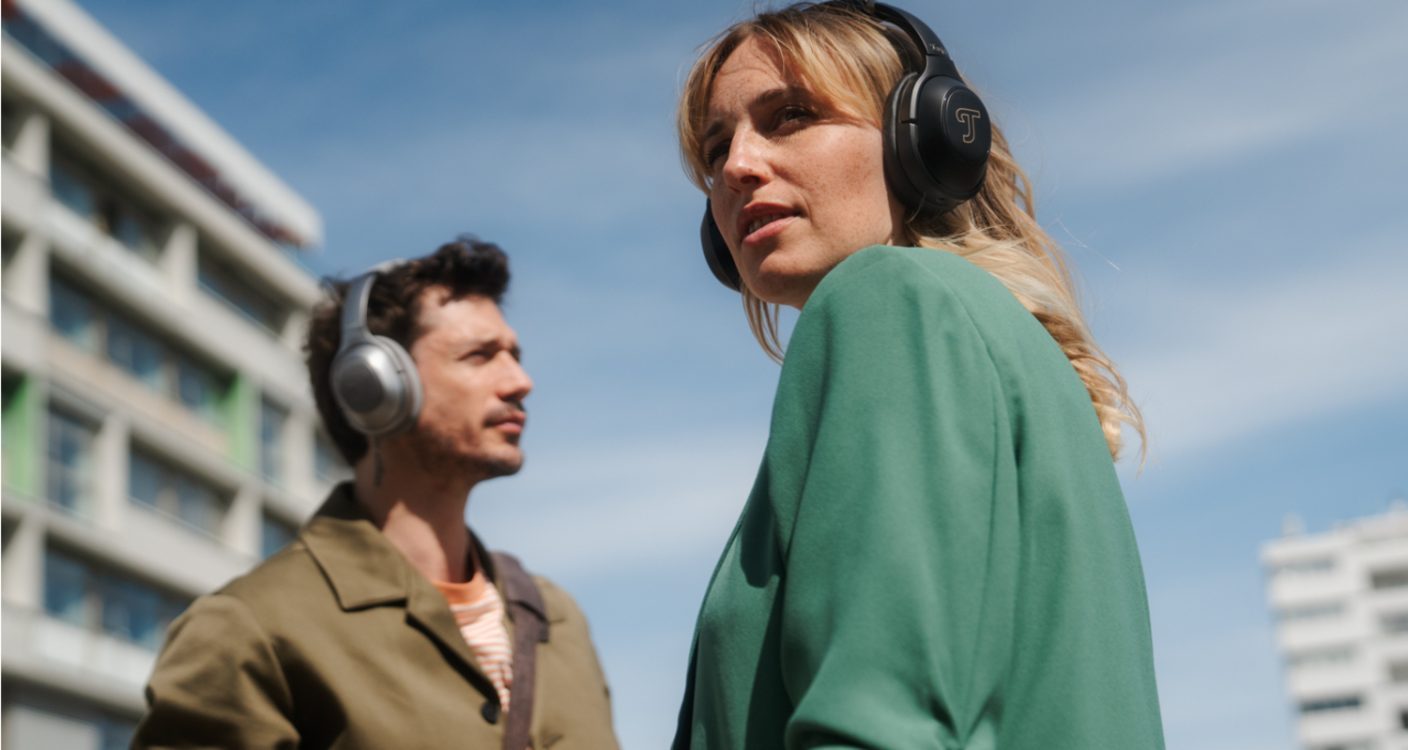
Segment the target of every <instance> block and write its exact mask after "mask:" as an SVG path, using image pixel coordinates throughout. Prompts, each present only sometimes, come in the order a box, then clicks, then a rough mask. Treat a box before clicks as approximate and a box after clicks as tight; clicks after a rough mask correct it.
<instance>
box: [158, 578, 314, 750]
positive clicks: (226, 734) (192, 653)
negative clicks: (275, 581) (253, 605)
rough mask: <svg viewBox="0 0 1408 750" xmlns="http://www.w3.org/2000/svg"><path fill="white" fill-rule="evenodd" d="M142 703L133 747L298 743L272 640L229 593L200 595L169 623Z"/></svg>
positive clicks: (262, 745) (288, 695)
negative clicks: (143, 712)
mask: <svg viewBox="0 0 1408 750" xmlns="http://www.w3.org/2000/svg"><path fill="white" fill-rule="evenodd" d="M147 705H148V711H147V715H146V716H145V717H143V719H142V722H141V724H140V725H138V727H137V732H136V736H135V737H134V739H133V741H132V747H133V748H138V749H144V748H194V747H221V748H281V749H282V748H289V749H290V750H291V749H292V748H296V747H298V742H299V737H298V732H297V731H296V730H295V729H294V726H293V724H292V722H291V721H290V719H289V717H290V716H291V715H292V708H293V705H292V698H291V696H290V692H289V688H288V685H287V684H286V682H285V680H284V675H283V671H282V669H281V668H280V666H279V662H278V659H277V658H276V657H275V654H274V650H273V647H272V646H271V644H270V643H269V640H268V638H267V637H266V636H265V634H264V632H263V630H262V629H261V628H260V626H259V624H258V622H256V621H255V619H254V617H253V615H252V614H250V611H249V609H248V608H247V607H246V606H245V605H244V604H243V603H242V602H240V601H239V600H238V599H236V598H234V597H232V596H226V595H222V594H214V595H210V596H204V597H201V598H199V599H197V600H196V602H195V603H194V604H192V605H191V607H190V609H188V610H187V611H186V612H185V613H184V614H183V615H181V617H180V618H178V619H177V620H176V622H175V623H173V624H172V627H171V632H170V635H169V636H168V637H167V641H166V646H165V647H164V648H163V649H162V652H161V656H160V657H159V658H158V659H157V663H156V667H155V669H154V670H153V671H152V677H151V680H150V682H149V683H148V684H147Z"/></svg>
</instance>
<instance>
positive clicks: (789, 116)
mask: <svg viewBox="0 0 1408 750" xmlns="http://www.w3.org/2000/svg"><path fill="white" fill-rule="evenodd" d="M811 116H812V111H811V110H810V109H807V108H806V107H803V106H801V105H798V104H789V105H787V106H785V107H783V108H781V109H779V110H778V111H777V124H778V125H785V124H787V123H789V122H796V121H798V120H805V119H807V118H809V117H811Z"/></svg>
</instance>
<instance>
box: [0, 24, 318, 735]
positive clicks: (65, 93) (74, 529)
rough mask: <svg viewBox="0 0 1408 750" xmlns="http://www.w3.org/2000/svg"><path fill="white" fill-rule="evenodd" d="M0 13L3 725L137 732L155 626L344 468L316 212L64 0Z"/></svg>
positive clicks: (159, 633) (306, 509)
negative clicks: (328, 389) (313, 339)
mask: <svg viewBox="0 0 1408 750" xmlns="http://www.w3.org/2000/svg"><path fill="white" fill-rule="evenodd" d="M3 25H4V35H3V58H0V76H2V77H3V81H0V99H2V100H3V114H0V124H2V125H3V144H4V148H3V167H2V169H3V172H2V173H0V177H3V185H0V189H3V194H0V195H2V196H3V198H2V199H0V217H2V219H3V220H0V233H2V234H3V294H2V295H0V304H3V314H0V324H2V325H3V330H0V369H3V417H4V421H3V474H0V478H2V479H3V502H2V503H0V511H3V512H0V516H3V543H4V546H3V567H0V571H3V589H0V592H2V594H3V643H0V672H2V673H3V677H2V679H3V685H0V691H2V692H0V696H2V698H3V733H4V737H3V744H4V746H5V747H6V748H8V750H53V749H55V748H63V749H64V750H88V749H90V748H118V747H126V746H127V743H128V741H129V739H130V736H131V731H132V728H133V726H134V725H135V722H136V720H137V718H138V717H139V716H140V715H141V712H142V709H143V701H142V687H143V685H144V684H145V682H146V678H147V676H148V674H149V672H150V670H151V667H152V663H153V660H154V657H155V654H156V650H157V649H158V648H159V646H160V644H161V641H162V638H163V634H164V631H165V628H166V625H167V624H168V623H169V622H170V621H171V619H172V618H173V617H174V616H175V615H176V614H178V613H179V612H180V611H181V610H182V609H183V608H184V607H185V606H186V605H187V604H188V603H189V602H190V600H191V599H192V598H193V597H195V596H196V595H198V594H200V593H203V592H206V591H209V590H211V589H214V588H216V587H218V586H219V585H221V584H222V583H224V582H225V581H227V580H228V579H230V578H231V577H233V576H235V575H237V574H239V573H241V572H243V571H245V570H247V569H248V568H249V567H251V566H252V565H253V564H255V563H256V562H257V561H259V560H260V559H261V557H263V556H266V555H267V554H269V553H270V551H272V550H274V549H277V548H278V547H279V546H282V545H283V544H284V543H285V542H286V541H288V540H289V539H290V538H291V536H292V534H293V533H294V531H295V529H296V528H297V526H298V524H299V523H300V522H301V521H302V519H304V518H305V517H306V516H307V515H308V514H309V513H310V512H311V510H312V509H313V508H314V507H316V505H317V503H318V502H319V501H320V500H321V498H322V496H323V494H324V493H325V491H326V489H327V487H328V486H329V484H330V483H331V482H332V481H334V480H335V479H337V478H338V477H339V476H341V475H342V473H343V472H344V471H345V469H344V468H343V467H342V466H341V465H340V462H339V459H337V457H336V452H335V450H334V449H333V448H332V445H331V443H330V442H329V441H327V439H326V438H325V437H324V436H322V435H321V434H320V433H319V431H318V426H317V425H318V420H317V414H316V411H315V409H314V407H313V403H312V398H311V395H310V393H309V389H308V387H307V376H306V374H305V371H304V367H303V364H302V356H301V352H300V346H301V337H302V334H303V329H304V326H305V324H306V320H307V310H308V309H309V308H310V306H311V305H312V304H313V303H314V302H315V301H316V299H317V298H318V295H319V287H318V284H317V281H316V280H315V279H314V278H313V276H312V275H311V274H310V273H309V272H307V271H306V270H304V269H303V268H302V267H301V266H300V264H299V260H298V258H297V255H298V253H299V252H301V250H300V249H299V248H306V247H309V246H312V245H316V244H318V243H319V242H320V241H321V232H322V226H321V219H320V217H319V216H318V214H317V213H316V212H315V211H314V210H313V209H312V208H311V207H310V206H309V205H308V204H307V203H306V202H305V201H304V200H303V199H302V198H300V197H299V196H298V195H296V194H295V193H294V192H293V191H292V190H290V189H289V188H288V187H287V186H285V185H284V184H283V183H282V182H281V181H280V180H279V179H278V178H277V177H275V176H274V175H273V174H272V173H270V172H269V171H268V170H267V169H266V168H265V167H264V166H262V165H261V164H260V163H259V162H257V161H256V160H255V159H254V158H253V157H251V156H250V155H249V154H248V153H247V152H246V151H245V150H244V149H243V148H242V147H241V146H240V145H239V144H238V143H236V142H235V141H234V140H233V139H231V138H230V136H229V135H227V134H226V133H224V132H223V131H222V130H221V129H220V128H219V126H217V125H216V124H215V123H213V122H211V121H210V120H209V119H208V118H207V117H206V116H205V115H204V114H203V113H202V112H201V111H200V110H198V109H197V108H196V107H195V106H194V105H192V104H191V103H190V102H189V101H188V100H187V99H185V98H184V97H183V96H182V95H181V94H180V93H179V92H177V91H176V90H175V89H174V88H173V87H172V86H171V85H170V84H169V83H167V82H166V81H165V80H164V79H163V78H161V77H160V76H159V75H158V74H157V73H155V72H154V71H152V70H151V69H150V68H149V67H147V66H146V65H145V64H144V63H142V62H141V61H140V60H139V59H138V58H137V57H136V56H135V55H133V54H132V52H130V51H129V50H128V49H126V48H125V47H124V46H123V45H122V44H121V43H120V42H119V41H117V40H116V39H114V38H113V37H112V36H111V35H110V34H108V33H107V32H106V31H105V30H104V29H102V28H101V27H100V26H99V25H98V24H97V23H96V22H95V21H94V20H93V19H92V18H91V17H89V16H87V15H86V14H85V13H83V12H82V11H81V10H80V9H79V8H78V7H77V6H76V5H74V4H73V3H72V2H70V0H4V8H3Z"/></svg>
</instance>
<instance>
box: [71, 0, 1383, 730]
mask: <svg viewBox="0 0 1408 750" xmlns="http://www.w3.org/2000/svg"><path fill="white" fill-rule="evenodd" d="M80 4H81V5H82V6H83V7H84V8H85V9H87V10H88V11H89V12H90V13H92V14H93V15H94V16H95V17H96V18H97V19H98V20H99V21H100V22H102V23H103V24H105V25H106V26H107V27H108V28H109V29H110V30H112V31H113V32H114V33H115V34H116V35H117V36H118V37H120V38H121V39H123V40H124V41H125V42H126V43H127V44H128V45H129V46H130V47H132V48H133V49H134V50H135V51H136V52H137V53H138V54H139V55H140V56H141V57H143V58H144V59H145V60H146V61H147V62H148V63H149V64H151V65H152V66H153V67H154V68H155V69H156V70H158V71H159V72H160V73H161V74H163V75H164V76H166V77H167V78H168V79H169V80H171V81H172V82H173V83H174V84H175V85H176V86H177V87H178V88H179V89H180V90H182V91H183V92H184V93H185V94H186V95H187V96H189V97H190V98H191V99H192V100H193V101H194V102H195V103H196V104H197V105H198V106H200V107H201V108H203V109H204V110H205V111H206V112H207V113H208V114H210V115H211V117H212V118H213V119H214V120H216V121H217V122H219V123H220V124H221V125H223V126H224V127H225V128H226V129H227V130H228V131H229V132H230V133H231V134H232V135H233V136H235V138H236V139H238V140H239V141H241V142H242V143H243V144H245V146H246V147H247V148H249V150H250V151H251V152H253V153H254V154H255V155H256V156H257V157H259V158H260V159H261V160H262V161H264V162H265V163H266V164H267V165H268V166H269V167H270V168H271V169H273V170H274V171H275V172H277V173H279V174H280V175H282V176H283V177H284V179H285V180H286V181H287V182H288V183H289V184H290V185H292V186H293V187H294V188H295V189H296V190H297V191H299V192H300V193H301V194H302V195H304V196H305V197H306V198H307V199H308V200H309V201H310V202H311V203H313V204H314V205H315V206H316V207H317V208H318V209H319V210H320V211H321V212H322V215H323V217H324V219H325V222H326V226H327V237H326V242H325V245H324V246H323V247H321V248H319V249H318V250H316V251H315V252H314V253H313V254H312V256H311V258H310V261H311V265H312V266H313V267H314V268H315V269H316V270H317V271H318V272H320V273H339V272H349V271H355V270H358V269H360V268H362V267H364V266H367V265H370V264H372V263H374V262H376V261H378V260H381V259H384V258H387V257H394V256H404V255H414V254H420V253H423V252H427V251H429V250H431V249H433V248H434V247H435V246H436V245H437V244H439V243H440V242H442V241H444V240H445V239H448V238H450V237H452V236H454V235H455V234H457V233H460V232H464V231H470V232H474V233H477V234H479V235H480V236H482V237H484V238H486V239H491V240H493V241H496V242H499V243H500V244H502V245H503V246H504V247H505V248H506V249H507V250H508V251H509V252H510V254H511V256H512V258H513V263H514V271H515V279H514V287H513V290H512V292H511V294H510V300H509V304H508V308H507V312H508V315H509V318H510V321H511V322H512V323H513V324H514V325H515V326H516V327H517V329H518V331H519V334H520V337H521V338H522V341H523V344H524V349H525V361H526V364H527V366H528V367H529V369H530V372H531V374H532V375H533V376H534V378H535V380H536V383H537V390H536V392H535V393H534V394H533V396H532V397H531V398H530V399H529V402H528V403H529V408H530V411H531V412H532V415H533V420H532V427H531V429H530V430H529V431H528V435H527V437H526V438H525V444H526V446H527V450H528V452H529V462H528V464H527V467H526V468H525V470H524V472H523V473H522V474H521V475H520V476H519V477H516V478H513V479H509V480H501V481H498V482H495V483H492V484H488V485H485V486H484V487H482V488H480V489H479V490H476V493H475V495H474V496H473V498H472V499H471V504H470V513H469V517H470V521H471V523H472V524H473V525H474V526H475V527H476V528H477V529H478V530H479V531H480V532H481V533H482V534H484V535H485V536H486V537H487V538H488V539H489V540H490V542H491V543H492V544H494V545H496V546H502V547H506V548H510V549H513V550H515V551H518V552H520V553H521V555H522V556H523V557H524V558H525V560H526V561H527V562H528V563H529V565H530V566H532V567H534V568H536V569H538V570H540V571H542V572H544V573H546V574H548V575H550V576H552V577H554V578H556V579H557V580H559V581H560V582H561V583H563V584H564V585H566V586H567V587H568V588H570V589H571V590H572V591H573V592H574V593H575V594H576V595H577V597H578V599H579V600H580V602H581V604H582V605H583V607H584V608H585V609H586V611H587V613H588V614H589V616H590V617H591V619H592V624H593V627H594V631H595V634H596V637H597V641H598V644H599V646H600V649H601V652H602V655H603V658H604V661H605V666H606V670H607V673H608V677H609V678H610V680H611V682H612V686H613V691H614V696H615V701H616V704H615V705H616V721H617V727H618V730H619V733H620V735H621V738H622V740H623V743H624V744H625V746H626V747H627V748H629V749H631V750H638V749H640V748H653V747H660V746H662V745H664V744H665V743H666V742H667V741H668V738H669V736H670V733H671V731H672V728H673V721H674V715H675V710H676V708H677V705H678V695H679V692H680V688H681V686H682V676H683V671H684V665H685V660H686V658H687V653H686V651H687V649H688V646H689V638H690V633H691V629H692V624H693V618H694V614H695V611H696V607H697V605H698V599H699V596H700V595H701V593H702V590H703V587H704V585H705V583H706V579H707V577H708V575H709V573H710V571H711V569H712V566H713V563H714V560H715V558H716V556H717V554H718V552H719V550H720V547H721V545H722V543H723V541H724V537H725V536H726V535H727V533H728V531H729V529H730V528H731V526H732V523H733V520H734V518H735V517H736V514H737V512H738V510H739V508H740V506H741V504H742V501H743V499H744V497H745V495H746V493H747V490H748V488H749V486H750V484H751V481H752V476H753V472H754V470H755V468H756V461H757V459H758V457H759V455H760V453H761V449H762V446H763V443H764V440H765V438H766V429H767V416H768V409H769V404H770V400H771V396H772V388H773V386H774V384H775V382H776V377H777V369H776V367H775V366H774V365H772V364H771V363H770V362H769V361H768V360H767V359H766V358H765V357H764V356H763V354H762V353H761V352H760V351H759V350H758V349H757V347H756V346H755V345H754V344H753V342H752V339H751V337H750V336H749V334H748V333H747V330H746V326H745V323H744V320H743V315H742V311H741V309H740V307H739V305H738V303H737V300H736V298H735V297H734V296H733V295H732V294H731V293H729V292H727V291H726V290H725V289H723V287H721V286H718V285H717V284H716V283H715V282H714V281H713V280H712V279H711V277H710V276H709V274H708V272H707V270H706V268H705V266H704V263H703V260H702V258H700V256H699V251H698V244H697V243H698V240H697V228H698V219H699V214H700V210H701V208H702V203H703V201H702V199H701V197H700V195H699V194H698V193H697V192H696V191H695V190H694V188H693V187H691V186H690V185H689V184H688V183H687V181H686V180H685V178H684V176H683V173H682V171H681V169H680V167H679V159H678V156H677V155H676V152H675V148H674V142H673V129H672V128H673V126H672V122H673V105H674V100H675V97H676V96H677V94H678V89H679V82H680V80H681V79H682V77H683V75H684V71H685V69H686V68H687V66H688V64H689V62H690V61H691V60H692V59H693V55H694V51H695V49H696V47H697V45H699V44H700V43H702V42H704V41H705V40H706V39H708V38H709V37H710V36H711V35H712V34H714V33H715V32H716V31H718V30H719V29H721V28H722V27H723V26H724V25H725V24H726V23H728V22H730V21H731V20H735V19H737V18H740V17H742V16H743V15H745V14H747V13H748V12H749V10H750V9H751V8H752V7H753V3H752V2H750V1H749V0H723V1H719V2H703V3H670V4H665V3H658V2H643V1H635V0H631V1H628V2H613V3H586V2H540V3H532V4H509V3H492V4H490V3H462V2H447V1H446V2H436V1H433V0H425V1H422V2H406V3H375V4H372V3H367V4H362V5H361V6H360V7H359V9H358V10H357V11H356V12H350V11H349V10H348V8H349V5H348V4H346V3H341V2H331V1H322V2H300V3H283V2H272V1H271V0H250V1H248V2H242V3H223V4H210V3H188V2H180V1H179V0H80ZM904 7H906V8H907V9H909V10H911V11H912V12H914V13H916V14H917V15H919V16H920V17H922V18H924V19H926V20H927V21H928V22H929V23H930V24H931V25H933V26H934V27H935V29H936V30H937V31H938V32H939V34H940V35H941V36H942V37H943V38H944V40H945V41H946V42H947V43H948V45H949V47H950V48H951V49H952V51H953V52H954V54H955V57H956V59H957V60H958V62H959V64H960V66H961V67H962V68H963V69H964V71H965V73H966V74H967V75H968V77H969V78H970V79H971V80H972V81H973V82H974V83H975V84H976V85H977V86H978V87H979V88H980V90H981V91H983V92H984V95H985V97H986V100H987V102H988V105H989V107H990V109H992V110H993V111H994V113H995V114H996V115H997V116H998V118H999V121H1000V122H1001V123H1002V124H1003V126H1004V127H1005V128H1006V130H1007V133H1008V136H1009V138H1010V139H1011V140H1012V141H1013V142H1014V144H1015V148H1016V151H1017V153H1018V156H1019V158H1020V159H1021V160H1022V162H1023V163H1024V165H1025V166H1026V167H1027V169H1028V170H1029V172H1030V173H1031V176H1032V178H1033V180H1034V182H1035V184H1036V188H1037V196H1038V201H1037V208H1038V217H1039V218H1040V219H1041V220H1042V221H1043V223H1044V224H1045V226H1046V227H1047V228H1048V229H1049V230H1050V231H1051V232H1052V233H1053V234H1054V235H1055V236H1056V237H1057V238H1058V239H1059V240H1061V241H1062V242H1063V243H1064V244H1065V246H1066V248H1067V249H1068V251H1069V252H1070V254H1071V256H1072V258H1073V260H1074V262H1075V264H1076V267H1077V270H1078V273H1079V276H1080V277H1081V280H1082V288H1083V292H1084V301H1085V304H1086V308H1087V310H1088V311H1089V313H1090V317H1091V323H1092V325H1093V326H1094V328H1095V329H1096V331H1097V334H1098V335H1099V337H1100V340H1101V342H1102V343H1103V344H1104V345H1105V347H1106V349H1107V350H1108V352H1109V353H1110V354H1111V355H1112V356H1113V357H1114V358H1115V359H1116V361H1117V362H1118V363H1119V364H1120V365H1121V367H1122V369H1123V371H1124V373H1125V375H1126V376H1127V377H1128V379H1129V381H1130V383H1131V389H1132V391H1133V393H1134V394H1135V396H1136V398H1137V399H1138V400H1139V401H1140V403H1141V404H1142V405H1143V407H1144V409H1145V413H1146V416H1147V418H1148V422H1149V431H1150V435H1151V440H1150V446H1149V451H1150V452H1149V460H1148V464H1147V466H1146V467H1145V468H1144V470H1143V471H1142V472H1138V471H1136V467H1134V466H1133V465H1132V462H1130V461H1126V462H1125V464H1124V465H1123V467H1122V469H1123V477H1124V480H1125V489H1126V493H1127V496H1128V499H1129V503H1130V507H1131V510H1132V513H1133V517H1134V521H1135V525H1136V531H1137V533H1138V536H1139V541H1140V546H1141V549H1142V551H1143V556H1144V564H1145V571H1146V575H1147V579H1148V583H1149V591H1150V604H1151V610H1152V616H1153V623H1154V633H1155V639H1156V641H1155V647H1156V659H1157V667H1158V676H1159V685H1160V691H1161V699H1162V703H1163V709H1164V719H1165V726H1166V731H1167V736H1168V741H1169V747H1170V748H1175V749H1179V750H1182V749H1185V748H1187V749H1190V750H1192V749H1196V750H1233V749H1234V748H1235V749H1236V750H1271V749H1273V748H1288V747H1290V746H1291V745H1292V735H1291V715H1290V713H1289V708H1288V704H1287V702H1286V700H1285V698H1284V697H1283V693H1282V688H1281V682H1280V678H1281V674H1280V666H1279V662H1278V660H1277V657H1276V654H1275V651H1274V644H1273V639H1272V631H1271V624H1270V618H1269V615H1268V612H1267V610H1266V605H1265V597H1264V593H1263V579H1262V575H1261V571H1260V569H1259V566H1258V562H1257V555H1258V548H1259V545H1260V544H1261V543H1262V542H1264V541H1266V540H1268V539H1270V538H1273V537H1275V536H1276V535H1277V534H1278V533H1279V529H1280V526H1281V521H1282V519H1283V517H1284V516H1285V515H1286V514H1287V513H1290V512H1296V513H1299V514H1300V515H1301V516H1302V517H1303V518H1304V519H1305V520H1306V521H1307V524H1308V526H1309V527H1310V529H1311V530H1323V529H1325V528H1327V527H1329V526H1330V525H1331V524H1332V523H1333V522H1334V521H1336V520H1339V519H1345V518H1350V517H1355V516H1361V515H1368V514H1372V513H1377V512H1380V511H1382V510H1383V509H1385V508H1386V507H1387V504H1388V501H1389V500H1390V499H1391V498H1393V497H1400V496H1403V495H1405V494H1408V468H1405V467H1408V387H1405V386H1408V294H1405V288H1408V252H1405V250H1408V247H1405V244H1408V242H1405V239H1404V238H1405V236H1408V211H1405V210H1404V204H1405V189H1404V187H1403V180H1402V175H1404V174H1405V173H1408V146H1405V144H1404V141H1403V131H1404V128H1405V126H1408V76H1404V75H1403V73H1402V71H1404V70H1408V45H1405V44H1404V43H1403V38H1404V33H1405V29H1408V6H1404V5H1403V4H1402V3H1398V2H1393V1H1392V0H1345V1H1344V2H1339V3H1329V2H1313V1H1311V0H1218V1H1213V0H1188V1H1185V2H1182V3H1177V4H1173V3H1158V4H1152V3H1116V2H1113V1H1112V0H1076V1H1074V2H1067V3H1041V2H1036V1H1035V0H1009V1H1008V2H1001V3H984V4H981V5H980V4H975V3H963V4H960V3H939V2H933V1H932V0H923V1H922V2H920V1H916V2H910V3H908V4H906V5H905V6H904Z"/></svg>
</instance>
